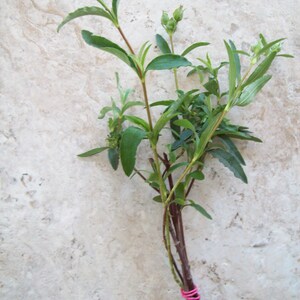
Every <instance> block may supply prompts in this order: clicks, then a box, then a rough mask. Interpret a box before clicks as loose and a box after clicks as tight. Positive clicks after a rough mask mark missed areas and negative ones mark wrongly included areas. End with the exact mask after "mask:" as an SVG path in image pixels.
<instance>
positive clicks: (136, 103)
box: [122, 101, 145, 113]
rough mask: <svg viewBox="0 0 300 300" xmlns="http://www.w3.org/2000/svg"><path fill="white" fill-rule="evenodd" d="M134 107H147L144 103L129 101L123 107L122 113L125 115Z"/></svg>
mask: <svg viewBox="0 0 300 300" xmlns="http://www.w3.org/2000/svg"><path fill="white" fill-rule="evenodd" d="M133 106H145V103H144V102H142V101H129V102H127V103H125V105H124V106H123V107H122V113H124V112H125V111H126V110H127V109H129V108H130V107H133Z"/></svg>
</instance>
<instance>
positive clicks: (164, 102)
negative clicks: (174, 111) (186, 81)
mask: <svg viewBox="0 0 300 300" xmlns="http://www.w3.org/2000/svg"><path fill="white" fill-rule="evenodd" d="M173 102H174V100H161V101H156V102H153V103H151V104H150V106H151V107H154V106H170V105H171V104H172V103H173Z"/></svg>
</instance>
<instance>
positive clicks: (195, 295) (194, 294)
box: [181, 286, 200, 300]
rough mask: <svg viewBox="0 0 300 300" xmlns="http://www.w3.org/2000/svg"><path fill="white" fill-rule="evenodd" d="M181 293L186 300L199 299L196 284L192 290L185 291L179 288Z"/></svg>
mask: <svg viewBox="0 0 300 300" xmlns="http://www.w3.org/2000/svg"><path fill="white" fill-rule="evenodd" d="M181 295H182V297H183V298H184V299H186V300H200V294H199V292H198V288H197V287H196V286H194V289H193V290H191V291H187V292H186V291H185V290H183V289H181Z"/></svg>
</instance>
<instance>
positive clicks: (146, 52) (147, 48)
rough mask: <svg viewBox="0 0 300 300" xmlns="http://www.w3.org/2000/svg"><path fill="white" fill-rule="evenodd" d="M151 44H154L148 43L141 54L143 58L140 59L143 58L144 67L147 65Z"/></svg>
mask: <svg viewBox="0 0 300 300" xmlns="http://www.w3.org/2000/svg"><path fill="white" fill-rule="evenodd" d="M151 46H152V45H151V44H150V45H148V46H147V47H146V49H145V50H144V51H143V53H142V55H141V58H140V59H141V64H142V66H143V67H144V65H145V60H146V57H147V54H148V51H149V50H150V48H151Z"/></svg>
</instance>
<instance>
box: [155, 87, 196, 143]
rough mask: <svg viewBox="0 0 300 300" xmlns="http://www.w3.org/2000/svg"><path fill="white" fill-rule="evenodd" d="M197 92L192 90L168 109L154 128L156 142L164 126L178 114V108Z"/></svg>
mask: <svg viewBox="0 0 300 300" xmlns="http://www.w3.org/2000/svg"><path fill="white" fill-rule="evenodd" d="M197 91H198V90H191V91H189V92H187V93H186V94H183V95H181V96H180V97H179V99H177V100H176V101H174V102H173V103H172V105H171V106H170V107H169V108H168V110H167V111H165V112H164V113H163V114H162V115H161V116H160V118H159V119H158V120H157V122H156V124H155V126H154V128H153V138H154V140H155V142H156V141H157V139H158V136H159V133H160V131H161V130H162V129H163V128H164V126H165V125H166V124H167V123H168V122H169V121H170V120H171V119H172V118H174V117H175V116H176V115H177V114H178V108H179V107H180V106H181V105H182V103H183V102H184V101H186V100H187V99H188V98H189V97H190V96H191V95H192V94H194V93H195V92H197Z"/></svg>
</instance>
